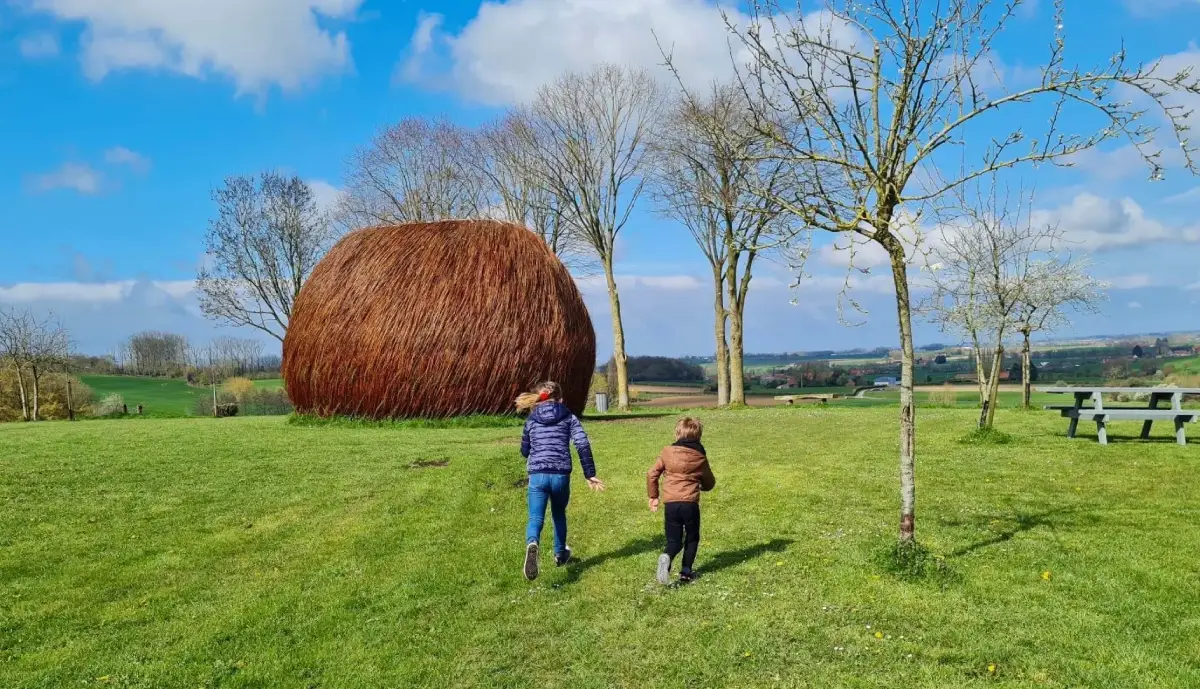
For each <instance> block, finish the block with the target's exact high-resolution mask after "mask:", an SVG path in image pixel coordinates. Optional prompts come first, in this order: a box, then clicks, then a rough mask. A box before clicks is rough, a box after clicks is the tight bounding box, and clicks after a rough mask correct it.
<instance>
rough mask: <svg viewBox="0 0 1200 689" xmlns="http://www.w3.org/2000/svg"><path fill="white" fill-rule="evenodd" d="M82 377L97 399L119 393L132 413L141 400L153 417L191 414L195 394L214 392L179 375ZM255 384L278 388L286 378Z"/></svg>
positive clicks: (149, 414) (260, 381)
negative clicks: (172, 377)
mask: <svg viewBox="0 0 1200 689" xmlns="http://www.w3.org/2000/svg"><path fill="white" fill-rule="evenodd" d="M80 379H81V380H82V381H83V383H84V384H85V385H87V386H88V387H90V388H91V389H92V393H93V396H94V397H95V398H96V399H97V400H99V399H103V398H104V397H105V396H107V395H111V394H118V395H121V396H122V397H123V398H124V399H125V404H127V405H128V406H129V409H130V413H132V411H133V410H134V409H135V408H136V407H137V405H139V404H140V405H143V407H144V408H145V415H146V416H148V417H151V418H179V417H184V416H191V415H192V412H193V411H194V409H195V406H196V398H197V397H200V396H202V395H211V394H212V392H211V389H210V388H202V387H198V386H192V385H188V384H187V381H184V380H179V379H168V378H141V377H137V376H80ZM254 384H255V386H257V387H261V388H265V389H277V388H281V387H283V380H282V379H279V378H275V379H267V380H256V381H254Z"/></svg>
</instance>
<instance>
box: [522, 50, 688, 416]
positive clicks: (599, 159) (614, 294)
mask: <svg viewBox="0 0 1200 689" xmlns="http://www.w3.org/2000/svg"><path fill="white" fill-rule="evenodd" d="M665 104H666V100H665V97H664V91H663V89H662V87H661V86H660V85H659V84H658V83H657V82H656V81H655V80H654V79H653V78H652V77H651V76H650V75H649V74H648V73H646V72H644V71H641V70H633V69H626V68H623V67H616V66H613V65H603V66H600V67H597V68H595V69H593V70H592V71H590V72H586V73H582V74H566V75H564V76H562V77H560V78H559V79H557V80H556V81H554V82H553V83H551V84H548V85H546V86H544V87H542V88H541V89H540V90H539V91H538V94H537V97H536V98H535V99H534V101H533V103H532V104H530V105H529V106H528V107H527V108H525V109H523V110H522V111H521V113H520V114H521V118H522V121H523V122H524V123H525V125H524V126H523V127H522V128H521V132H522V139H523V143H524V144H525V145H526V146H528V147H529V149H530V150H532V151H533V153H534V155H533V156H532V160H531V162H532V163H533V165H534V166H533V168H532V172H534V173H536V175H537V179H538V180H539V184H540V185H541V186H542V187H543V188H544V189H545V190H546V191H547V192H548V193H549V195H550V196H551V197H552V198H554V199H555V203H556V204H557V205H558V209H559V212H560V214H561V217H562V218H563V220H564V221H565V222H566V223H567V225H569V226H570V228H571V231H572V232H575V233H578V234H577V236H578V237H580V238H581V239H582V240H583V241H585V242H586V243H587V245H588V247H589V249H590V250H591V251H593V252H594V253H595V255H596V258H597V260H598V261H599V263H600V267H601V269H602V270H603V271H604V277H605V281H606V283H607V285H608V298H609V305H610V307H611V310H612V328H613V350H614V351H613V359H614V365H615V368H616V373H617V395H618V400H617V408H618V409H622V410H626V409H628V408H629V374H628V371H627V369H626V357H625V329H624V326H623V324H622V321H621V300H620V297H619V295H618V291H617V281H616V274H615V272H614V270H613V262H614V260H615V249H616V243H617V236H618V235H619V234H620V232H621V230H622V229H623V228H624V227H625V224H626V223H627V222H628V221H629V216H630V213H631V212H632V211H633V208H634V206H635V205H636V204H637V201H638V199H639V197H640V196H641V194H642V191H643V189H644V186H645V179H644V177H643V176H642V173H643V172H644V170H643V168H644V162H645V158H646V152H647V146H648V145H649V143H650V138H651V136H652V133H653V131H654V128H655V126H656V124H657V121H658V119H659V117H660V115H661V113H662V111H663V109H664V106H665Z"/></svg>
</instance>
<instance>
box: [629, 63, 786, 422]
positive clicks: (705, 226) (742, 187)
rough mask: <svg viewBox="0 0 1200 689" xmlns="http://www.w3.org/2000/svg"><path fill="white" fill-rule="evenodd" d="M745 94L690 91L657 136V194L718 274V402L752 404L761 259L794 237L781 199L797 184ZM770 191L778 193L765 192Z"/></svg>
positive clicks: (733, 89) (729, 88)
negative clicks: (752, 334) (752, 320)
mask: <svg viewBox="0 0 1200 689" xmlns="http://www.w3.org/2000/svg"><path fill="white" fill-rule="evenodd" d="M767 145H768V141H767V139H766V138H765V137H764V136H763V135H762V134H761V133H759V131H758V130H757V129H756V128H755V127H754V123H753V122H752V120H751V117H750V111H749V109H748V107H747V105H746V103H745V93H744V92H743V91H742V90H741V89H740V88H738V87H737V86H736V85H734V84H726V85H722V84H714V85H713V86H712V87H711V89H710V91H709V92H708V94H707V95H705V96H696V95H693V94H691V93H688V92H686V91H685V93H684V96H683V97H682V98H681V99H679V101H678V102H677V104H676V105H675V106H674V108H673V109H672V110H671V113H670V115H669V116H668V117H667V118H666V122H665V123H664V125H663V127H662V130H661V132H660V133H659V134H658V136H656V137H655V141H654V145H653V147H652V149H653V153H654V155H653V161H654V164H653V175H652V179H653V184H652V188H651V192H652V195H653V197H654V199H655V201H656V202H657V205H658V209H659V211H660V212H661V213H662V214H663V215H665V216H667V217H669V218H672V219H673V220H676V221H677V222H679V223H680V224H682V225H683V226H684V227H686V228H687V229H688V232H689V233H690V234H691V235H692V239H693V240H695V242H696V245H697V246H699V247H700V250H701V252H702V253H703V254H704V257H705V258H706V259H707V260H708V263H709V267H710V268H711V269H712V276H713V313H714V325H713V333H714V336H715V340H716V360H717V361H716V364H717V399H718V403H719V404H721V405H726V404H734V405H742V404H745V402H746V396H745V388H744V386H743V385H742V384H741V383H742V381H744V380H745V365H744V363H743V360H744V355H745V341H744V333H745V328H744V325H743V324H744V320H745V313H746V297H747V295H748V294H749V291H750V284H751V279H752V278H753V274H754V265H755V262H756V260H757V259H758V258H759V257H760V256H761V255H762V254H764V253H765V252H768V251H771V250H773V249H776V248H778V247H780V246H782V245H784V244H786V243H788V242H789V241H791V239H792V237H793V235H794V234H795V233H794V232H792V231H791V225H789V224H788V223H787V222H784V221H786V220H790V219H791V216H785V215H784V214H783V208H782V207H781V206H780V204H779V203H777V202H776V201H775V199H776V198H778V196H779V192H780V191H781V190H780V189H779V188H778V187H779V186H780V185H781V184H782V183H783V182H784V181H785V180H789V181H790V180H791V179H792V178H791V176H790V175H785V174H784V170H783V166H782V165H781V164H780V162H779V161H773V160H770V159H769V158H767V156H766V155H765V153H766V146H767ZM761 189H769V190H772V191H773V192H776V193H774V194H762V193H758V192H759V190H761Z"/></svg>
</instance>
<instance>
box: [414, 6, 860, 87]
mask: <svg viewBox="0 0 1200 689" xmlns="http://www.w3.org/2000/svg"><path fill="white" fill-rule="evenodd" d="M727 10H728V12H729V13H730V19H731V20H732V21H733V22H734V23H736V24H739V25H744V24H746V23H747V22H748V18H747V17H746V16H745V15H743V14H741V13H740V12H738V11H737V10H736V9H732V8H729V7H727ZM826 16H827V15H821V14H813V15H808V16H807V17H806V21H815V22H822V24H821V25H822V26H828V25H829V23H828V20H827V19H825V18H824V17H826ZM439 22H440V18H439V17H437V16H436V15H427V16H425V17H424V18H423V19H422V21H421V23H420V24H419V26H418V28H417V31H416V33H415V34H414V36H413V40H412V42H411V44H410V45H409V57H408V59H407V60H406V62H405V63H403V64H402V65H401V66H400V67H399V70H398V73H399V74H403V75H404V76H405V77H406V78H407V79H409V80H412V81H416V80H418V79H420V78H421V77H419V72H421V71H422V70H421V66H422V65H423V64H424V63H426V62H427V61H430V59H431V58H437V57H438V55H437V53H438V52H439V51H442V50H444V51H445V53H446V59H447V61H448V62H449V66H448V68H447V69H448V72H449V74H447V75H425V76H424V78H423V80H424V81H427V82H433V83H438V84H443V85H444V84H447V83H449V84H450V85H451V86H452V87H453V88H454V89H455V90H457V91H458V92H460V93H462V94H463V95H465V96H467V97H470V98H473V99H477V100H480V101H483V102H487V103H492V104H506V103H514V102H524V101H527V100H529V99H530V98H531V97H532V96H533V95H534V94H535V93H536V92H537V89H538V88H539V87H540V86H542V85H543V84H545V83H547V82H549V81H551V80H553V79H554V78H555V77H557V76H559V75H560V74H562V73H563V72H567V71H583V70H587V69H589V68H591V67H593V66H595V65H597V64H600V63H604V62H608V63H614V64H621V65H626V66H631V67H641V68H645V69H647V70H651V71H652V72H654V73H656V74H658V75H660V76H662V77H664V78H670V76H669V74H668V72H667V71H666V69H665V68H664V67H663V66H662V63H663V51H664V50H665V51H666V52H667V53H669V54H670V55H671V56H672V58H673V59H674V61H675V63H676V65H677V66H678V67H679V69H680V72H681V76H682V78H683V79H684V81H685V83H687V84H688V85H689V86H695V87H705V86H707V85H708V84H710V83H711V82H712V81H713V80H720V79H728V78H730V77H731V76H732V75H733V65H734V63H735V61H736V63H737V64H744V63H745V62H746V58H747V55H746V54H744V53H743V51H741V50H735V54H734V56H733V58H732V59H731V57H730V46H729V35H728V32H727V30H726V27H725V23H724V20H723V19H722V16H721V11H720V9H718V6H717V5H716V4H714V3H713V2H710V1H708V0H508V1H507V2H496V1H489V2H484V3H483V5H482V6H481V7H480V8H479V12H478V13H477V14H476V16H475V17H474V18H473V19H472V20H471V21H470V22H469V23H467V25H466V26H465V27H463V29H462V30H461V31H460V32H459V33H458V34H456V35H444V34H440V33H439V32H438V31H437V29H438V26H439ZM833 30H834V35H835V40H838V41H844V42H851V41H853V40H854V37H855V36H856V35H857V34H856V33H855V32H854V31H853V30H852V29H850V28H849V27H847V26H844V25H842V24H840V23H839V24H837V25H835V26H834V27H833ZM656 36H657V40H656ZM660 45H661V48H660Z"/></svg>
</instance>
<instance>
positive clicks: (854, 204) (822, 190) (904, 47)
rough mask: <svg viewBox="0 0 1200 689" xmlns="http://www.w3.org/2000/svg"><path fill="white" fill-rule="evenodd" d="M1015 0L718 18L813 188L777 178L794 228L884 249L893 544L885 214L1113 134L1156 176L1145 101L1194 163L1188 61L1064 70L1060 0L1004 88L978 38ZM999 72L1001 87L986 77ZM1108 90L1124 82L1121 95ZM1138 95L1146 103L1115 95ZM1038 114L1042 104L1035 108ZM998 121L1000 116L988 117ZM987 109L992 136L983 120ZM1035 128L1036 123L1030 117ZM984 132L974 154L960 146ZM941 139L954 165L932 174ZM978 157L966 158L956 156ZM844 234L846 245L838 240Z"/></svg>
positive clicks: (903, 459) (903, 527)
mask: <svg viewBox="0 0 1200 689" xmlns="http://www.w3.org/2000/svg"><path fill="white" fill-rule="evenodd" d="M1024 4H1026V0H906V1H904V2H897V1H895V0H825V2H824V3H823V5H824V10H825V11H822V12H812V10H813V9H814V8H812V7H808V6H806V7H803V8H799V7H794V8H785V7H783V6H782V5H781V0H749V2H748V8H747V9H748V11H749V15H750V18H749V22H748V23H746V24H745V25H744V26H739V25H738V24H737V23H736V22H735V21H734V19H733V18H732V17H729V16H727V19H726V22H727V25H728V28H729V32H730V35H731V36H732V39H733V43H734V52H739V53H740V52H743V51H744V53H745V54H746V55H747V56H748V60H747V64H745V65H743V64H735V67H736V68H737V70H738V77H739V81H740V83H741V84H742V86H743V88H744V89H745V90H746V91H747V93H749V94H752V95H753V98H749V99H748V100H749V101H750V103H751V104H752V108H753V110H754V114H755V118H756V121H757V122H758V125H759V128H760V130H761V131H763V132H764V133H765V134H769V135H771V137H772V144H773V146H774V148H773V152H772V155H773V156H775V157H776V158H778V159H780V160H783V161H785V162H786V163H787V165H788V166H789V167H790V168H791V169H793V170H794V171H795V172H796V174H797V175H800V176H802V177H803V178H804V179H806V180H813V181H814V182H815V184H813V185H789V186H788V187H787V189H788V190H789V191H793V192H795V193H794V194H793V195H791V196H788V197H786V198H781V199H779V200H780V202H782V203H784V204H785V207H786V208H787V210H788V212H790V213H792V214H794V215H795V216H796V217H797V218H798V219H799V220H800V221H801V222H803V223H804V224H806V225H808V226H810V227H813V228H819V229H823V230H828V231H830V232H837V233H847V234H850V235H853V236H858V237H861V238H862V239H864V240H866V241H872V242H875V243H877V244H878V245H879V246H880V247H882V248H883V249H884V250H885V251H886V252H887V254H888V257H889V262H890V265H891V269H892V276H893V283H894V285H895V291H896V295H895V296H896V309H897V316H898V321H899V331H900V343H901V349H902V351H903V361H902V365H901V392H900V531H899V538H900V543H901V545H902V546H903V545H906V544H910V543H912V542H913V541H914V539H915V533H916V531H915V523H916V511H915V510H916V483H915V466H916V461H915V453H916V449H915V448H916V444H915V443H916V432H915V427H916V422H915V412H916V410H915V406H914V403H913V359H914V357H913V336H912V309H911V294H910V284H909V279H908V264H909V260H910V258H911V257H910V255H909V252H908V250H907V248H906V245H905V242H904V241H902V237H901V235H900V233H899V229H898V227H897V225H896V223H897V221H898V220H899V219H900V217H901V215H902V214H903V212H904V210H905V209H906V208H907V209H910V210H919V208H920V207H921V206H923V205H927V204H931V203H932V204H936V202H937V201H938V200H939V199H941V198H942V197H943V196H944V195H945V194H946V193H947V192H949V191H951V190H954V189H956V188H958V187H960V186H961V185H962V184H963V183H965V182H967V181H970V180H973V179H976V178H979V177H983V176H986V175H989V174H992V173H995V172H997V171H1001V170H1007V169H1010V168H1015V167H1017V166H1020V165H1023V164H1036V163H1061V164H1069V160H1068V158H1069V157H1070V156H1071V155H1073V154H1075V153H1078V152H1079V151H1083V150H1087V149H1090V148H1092V147H1095V146H1097V145H1098V144H1100V143H1102V142H1104V141H1108V140H1111V139H1115V138H1126V139H1128V140H1129V141H1131V142H1132V144H1133V145H1134V147H1135V148H1136V150H1137V151H1138V152H1139V153H1141V154H1142V156H1143V158H1144V159H1145V160H1146V162H1147V164H1148V165H1149V168H1150V172H1151V177H1152V178H1155V179H1157V178H1161V177H1162V174H1163V167H1162V164H1161V156H1162V154H1161V151H1158V150H1157V149H1156V148H1155V146H1154V143H1153V142H1154V139H1153V135H1154V132H1155V128H1154V127H1153V126H1150V125H1146V124H1143V122H1142V118H1143V115H1144V114H1145V112H1146V111H1147V108H1151V107H1152V108H1154V109H1157V110H1158V111H1159V112H1161V113H1163V114H1164V115H1165V116H1166V117H1167V119H1168V121H1169V122H1170V123H1171V125H1172V129H1173V131H1174V134H1175V136H1176V138H1177V140H1178V142H1179V143H1180V144H1181V146H1180V148H1181V150H1182V152H1183V157H1184V158H1185V160H1186V165H1187V167H1188V169H1189V170H1190V171H1192V172H1193V173H1196V172H1197V167H1196V164H1195V157H1194V156H1195V152H1196V151H1195V148H1194V147H1193V146H1191V144H1190V143H1189V142H1188V139H1187V131H1188V123H1187V117H1188V114H1189V113H1188V112H1187V111H1186V110H1185V108H1184V106H1182V105H1180V104H1179V103H1178V102H1177V101H1176V100H1174V96H1176V95H1178V94H1181V93H1191V94H1200V78H1197V77H1196V76H1193V75H1192V74H1191V72H1190V71H1188V70H1185V71H1183V72H1180V73H1175V74H1166V73H1163V70H1162V68H1160V67H1159V66H1158V65H1149V66H1131V65H1129V64H1128V62H1127V58H1126V55H1125V53H1124V52H1123V51H1121V52H1118V53H1116V54H1115V55H1113V56H1112V59H1111V60H1109V61H1107V62H1105V63H1104V64H1103V65H1102V66H1100V67H1098V68H1095V69H1082V68H1076V67H1071V66H1068V64H1067V62H1066V56H1065V29H1064V26H1065V24H1064V22H1063V2H1062V0H1056V2H1055V3H1054V8H1055V12H1054V22H1055V23H1054V26H1055V29H1054V39H1053V42H1052V44H1051V47H1050V53H1049V57H1048V60H1047V62H1046V64H1045V66H1044V67H1043V68H1042V69H1041V78H1040V79H1039V80H1038V81H1037V83H1035V84H1032V85H1030V86H1028V87H1026V88H1020V89H1018V90H1008V89H1007V88H1006V87H1005V85H1004V84H1003V83H1002V80H1000V79H997V78H996V72H997V70H996V69H995V64H994V59H995V54H994V52H993V50H992V47H993V43H994V41H995V39H996V37H997V36H998V35H999V34H1000V32H1001V31H1002V30H1003V29H1004V28H1005V27H1006V26H1007V25H1008V24H1009V23H1010V21H1011V20H1012V19H1013V17H1014V16H1015V13H1016V11H1017V10H1018V8H1020V7H1021V6H1022V5H1024ZM996 82H1000V83H998V84H997V83H996ZM1117 87H1129V89H1131V91H1122V90H1119V89H1118V88H1117ZM1129 92H1133V93H1137V94H1138V97H1139V98H1140V99H1142V100H1143V101H1144V102H1145V103H1146V105H1147V108H1142V107H1139V106H1136V105H1134V104H1133V103H1130V102H1128V101H1126V100H1124V98H1125V97H1126V96H1127V94H1128V93H1129ZM1022 105H1025V106H1028V107H1030V108H1037V107H1040V108H1042V109H1039V110H1036V113H1034V112H1031V113H1030V114H1036V118H1031V120H1035V121H1037V122H1044V123H1045V124H1044V129H1042V130H1041V131H1038V132H1036V133H1034V134H1032V135H1029V134H1027V133H1026V132H1025V131H1024V130H1023V129H1022V128H1021V127H1020V126H1017V125H1013V124H1011V123H1012V122H1013V121H1014V120H1013V119H1012V118H1014V117H1016V116H1017V108H1018V107H1019V106H1022ZM1069 109H1080V110H1084V111H1091V112H1092V113H1094V114H1096V115H1099V116H1100V117H1101V118H1103V120H1104V121H1105V122H1106V123H1107V124H1106V126H1104V127H1103V128H1101V129H1099V130H1089V131H1085V132H1082V133H1077V132H1072V131H1069V130H1068V129H1067V128H1068V122H1079V121H1086V119H1083V118H1070V119H1068V118H1067V117H1066V116H1065V113H1066V112H1067V111H1068V110H1069ZM1042 113H1048V114H1049V117H1045V116H1044V115H1043V114H1042ZM999 118H1006V119H999ZM986 121H990V122H992V123H993V124H994V125H996V126H999V127H1002V128H1003V129H1002V132H1005V133H1002V135H1001V136H999V137H988V136H987V134H986V133H985V132H981V131H980V129H979V127H981V126H982V125H983V124H984V123H985V122H986ZM1039 126H1042V125H1039ZM968 138H971V139H972V140H982V141H986V142H987V143H986V145H984V146H983V147H982V149H983V150H982V151H980V150H978V148H972V149H970V150H968V148H967V146H966V144H965V142H966V140H967V139H968ZM953 151H957V152H958V153H959V154H960V155H961V157H962V158H963V160H964V163H963V165H962V166H961V170H959V171H957V172H955V173H954V174H952V175H950V176H949V177H948V178H943V176H942V172H940V171H939V169H938V162H939V161H941V162H942V164H945V163H946V162H947V161H948V159H949V158H950V156H951V154H952V152H953ZM976 153H978V154H979V157H978V159H977V160H976V161H975V162H974V163H973V164H968V163H967V162H966V159H967V157H968V156H970V157H972V158H974V157H975V154H976ZM851 244H852V245H853V241H852V242H851Z"/></svg>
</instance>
